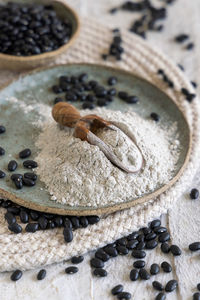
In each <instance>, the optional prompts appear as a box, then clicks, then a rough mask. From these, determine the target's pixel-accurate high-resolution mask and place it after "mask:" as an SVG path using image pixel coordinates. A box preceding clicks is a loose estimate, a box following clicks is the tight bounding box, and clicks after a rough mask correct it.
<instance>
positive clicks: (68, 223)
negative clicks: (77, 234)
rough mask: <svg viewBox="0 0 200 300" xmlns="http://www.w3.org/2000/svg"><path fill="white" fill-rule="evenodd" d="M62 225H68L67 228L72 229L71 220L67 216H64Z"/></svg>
mask: <svg viewBox="0 0 200 300" xmlns="http://www.w3.org/2000/svg"><path fill="white" fill-rule="evenodd" d="M63 225H64V227H68V228H70V229H72V222H71V221H70V219H69V218H67V217H66V218H64V221H63Z"/></svg>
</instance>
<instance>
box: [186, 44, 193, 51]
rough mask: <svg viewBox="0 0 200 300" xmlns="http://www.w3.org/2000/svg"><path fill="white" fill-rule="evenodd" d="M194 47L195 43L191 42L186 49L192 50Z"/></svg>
mask: <svg viewBox="0 0 200 300" xmlns="http://www.w3.org/2000/svg"><path fill="white" fill-rule="evenodd" d="M193 48H194V43H189V44H187V45H186V47H185V49H186V50H192V49H193Z"/></svg>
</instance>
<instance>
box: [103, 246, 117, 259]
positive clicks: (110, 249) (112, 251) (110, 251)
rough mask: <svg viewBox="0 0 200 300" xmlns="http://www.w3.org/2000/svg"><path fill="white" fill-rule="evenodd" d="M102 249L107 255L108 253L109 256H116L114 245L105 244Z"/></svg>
mask: <svg viewBox="0 0 200 300" xmlns="http://www.w3.org/2000/svg"><path fill="white" fill-rule="evenodd" d="M103 249H104V251H105V252H106V253H107V254H108V255H110V257H116V256H118V252H117V249H116V248H114V247H112V246H106V247H104V248H103Z"/></svg>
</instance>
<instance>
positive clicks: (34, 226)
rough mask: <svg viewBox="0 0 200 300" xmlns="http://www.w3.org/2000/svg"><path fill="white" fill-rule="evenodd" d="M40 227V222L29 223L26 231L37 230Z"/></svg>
mask: <svg viewBox="0 0 200 300" xmlns="http://www.w3.org/2000/svg"><path fill="white" fill-rule="evenodd" d="M38 229H39V224H38V223H28V224H27V225H26V227H25V230H26V232H32V233H34V232H36V231H37V230H38Z"/></svg>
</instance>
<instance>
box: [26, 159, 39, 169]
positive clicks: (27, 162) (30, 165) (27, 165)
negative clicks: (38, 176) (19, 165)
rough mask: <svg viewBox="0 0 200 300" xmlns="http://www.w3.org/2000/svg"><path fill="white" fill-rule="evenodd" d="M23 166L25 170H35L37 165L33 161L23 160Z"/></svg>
mask: <svg viewBox="0 0 200 300" xmlns="http://www.w3.org/2000/svg"><path fill="white" fill-rule="evenodd" d="M23 166H24V167H25V168H27V169H34V168H37V166H38V164H37V162H36V161H34V160H25V161H24V162H23Z"/></svg>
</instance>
